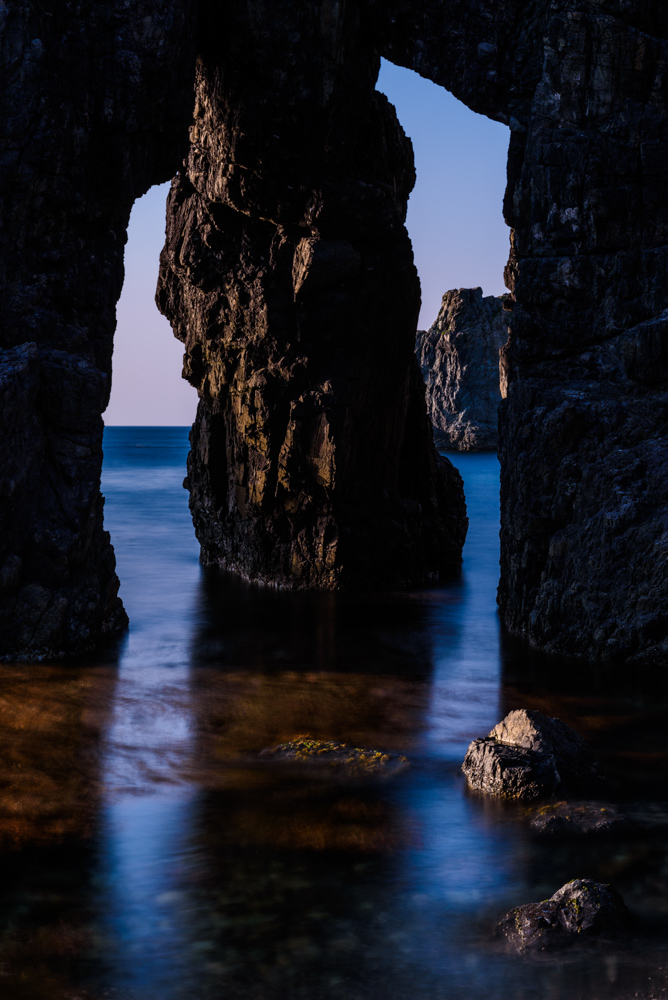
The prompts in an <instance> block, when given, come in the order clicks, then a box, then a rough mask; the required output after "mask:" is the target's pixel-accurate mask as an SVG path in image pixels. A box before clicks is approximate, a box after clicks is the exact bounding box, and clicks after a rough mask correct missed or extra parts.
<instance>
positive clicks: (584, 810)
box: [529, 802, 628, 836]
mask: <svg viewBox="0 0 668 1000" xmlns="http://www.w3.org/2000/svg"><path fill="white" fill-rule="evenodd" d="M627 825H628V820H627V818H626V816H624V815H623V814H622V813H620V811H619V809H617V807H616V806H614V805H611V804H610V803H609V802H550V803H548V804H547V805H543V806H540V808H539V809H537V810H536V811H535V812H534V814H533V816H532V817H531V820H530V822H529V826H530V827H531V829H532V830H533V831H534V832H536V833H540V834H547V835H553V836H558V835H561V834H570V833H586V834H593V833H615V832H617V831H618V830H621V829H625V828H626V827H627Z"/></svg>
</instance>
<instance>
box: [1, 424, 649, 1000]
mask: <svg viewBox="0 0 668 1000" xmlns="http://www.w3.org/2000/svg"><path fill="white" fill-rule="evenodd" d="M187 450H188V442H187V429H185V428H113V427H112V428H107V430H106V432H105V465H104V473H103V492H104V495H105V497H106V507H105V519H106V525H107V528H108V529H109V530H110V531H111V534H112V538H113V541H114V545H115V549H116V554H117V561H118V573H119V576H120V579H121V581H122V587H121V594H122V597H123V600H124V602H125V606H126V608H127V611H128V614H129V616H130V620H131V627H130V631H129V633H128V635H127V637H126V638H125V639H124V640H123V641H122V642H121V643H120V644H119V646H118V647H115V648H113V649H110V650H108V651H106V652H105V653H104V654H100V655H98V656H96V657H93V658H89V659H82V660H79V661H77V662H75V663H67V664H59V663H56V664H42V665H39V666H36V667H25V666H21V667H19V666H17V667H15V668H14V667H11V666H6V667H2V668H0V669H1V671H2V673H1V676H2V694H1V697H0V740H1V741H2V744H1V745H2V750H3V760H4V773H3V774H2V778H3V781H2V790H1V791H0V838H1V839H0V865H1V866H2V876H3V878H2V885H3V891H2V894H0V933H1V937H0V997H2V998H5V997H6V998H14V997H16V998H24V997H25V998H30V1000H39V998H42V997H63V998H65V997H69V998H72V1000H74V998H95V1000H97V998H102V997H114V998H117V1000H125V998H127V1000H131V998H132V1000H185V998H197V1000H200V998H201V1000H209V998H211V1000H213V998H219V997H228V998H233V1000H236V998H242V997H243V998H244V1000H248V998H257V1000H274V998H276V1000H279V998H280V1000H288V998H289V1000H293V998H294V1000H302V998H303V1000H377V998H383V1000H422V998H424V1000H427V998H429V1000H445V998H448V1000H483V998H485V1000H488V998H497V997H498V998H501V997H505V996H507V995H512V996H514V997H515V998H518V1000H529V998H532V1000H533V998H535V997H536V996H542V997H549V998H552V1000H573V998H578V997H582V998H585V997H587V998H593V1000H595V998H606V1000H612V998H615V1000H621V998H626V997H632V996H634V994H637V993H641V994H642V995H643V996H645V995H646V996H647V997H650V996H654V995H656V996H657V997H658V996H662V995H663V996H665V995H666V990H665V988H664V987H666V986H668V982H666V979H665V974H664V972H663V971H662V970H663V969H664V968H665V967H667V966H668V948H667V947H666V943H665V942H666V929H667V928H668V853H667V851H666V827H665V826H663V827H662V826H661V825H660V822H659V825H655V826H654V827H653V828H651V829H649V830H646V831H642V832H640V833H636V834H633V835H631V834H626V835H623V836H619V837H616V838H608V839H604V840H598V841H592V840H577V839H576V840H571V841H565V842H556V843H555V842H551V841H547V842H546V841H544V840H540V839H538V838H536V837H535V836H533V835H531V834H530V832H529V830H528V827H527V823H526V817H525V816H523V814H522V811H521V810H517V809H512V808H508V807H506V808H501V807H499V806H498V805H496V806H495V805H493V804H490V803H485V802H482V801H480V800H478V799H476V798H473V797H471V796H469V795H467V793H466V790H465V785H464V781H463V776H462V774H461V770H460V766H461V761H462V759H463V756H464V753H465V751H466V747H467V745H468V743H469V742H470V740H471V739H472V738H474V737H476V736H479V735H482V734H485V733H487V732H488V731H489V729H491V727H492V726H493V725H494V724H495V723H496V722H497V721H498V720H499V719H500V718H501V717H502V716H503V715H504V714H505V713H506V712H507V711H509V710H510V709H511V708H516V707H521V706H526V707H538V708H541V709H542V710H545V711H548V712H550V713H551V714H556V715H559V716H560V717H561V718H563V719H564V721H566V722H568V723H570V724H571V725H574V726H575V727H576V728H578V729H579V730H580V731H581V732H582V733H583V734H584V735H586V736H587V738H589V739H590V740H591V742H592V743H593V744H594V747H595V749H596V751H597V753H598V755H599V757H600V759H601V760H602V762H603V764H604V766H605V767H606V769H607V770H608V771H609V772H611V773H612V774H613V775H614V776H615V777H616V779H617V782H618V791H617V793H616V794H617V796H618V797H619V798H621V799H627V800H631V801H632V804H633V807H634V808H636V807H637V804H638V803H639V802H641V803H643V804H645V805H646V806H647V805H649V807H650V808H651V809H652V810H653V813H652V815H654V816H655V817H658V820H657V822H658V821H659V820H660V819H661V816H663V815H664V813H665V801H664V800H665V797H666V792H665V788H664V787H663V782H665V770H666V761H667V759H668V753H667V750H668V739H667V737H666V732H667V729H668V727H667V726H666V721H667V719H668V712H667V710H666V696H665V690H664V688H663V682H662V680H661V679H659V680H658V681H657V679H656V678H648V677H642V676H638V675H634V676H632V677H630V676H628V675H627V674H625V672H624V671H623V670H621V671H619V672H616V673H615V674H614V675H613V674H612V673H611V671H609V670H601V669H597V668H595V667H593V666H592V667H590V668H589V669H585V668H583V667H582V665H575V664H569V663H568V662H566V661H557V660H554V659H546V658H541V657H537V656H535V655H533V656H532V655H530V654H528V653H527V651H526V650H523V649H522V648H521V647H518V646H516V645H514V644H512V643H511V644H509V643H508V642H506V641H502V637H501V636H500V631H499V625H498V619H497V615H496V604H495V591H496V583H497V577H498V517H499V512H498V463H497V460H496V458H495V456H493V455H487V454H485V455H457V456H451V457H452V458H453V461H454V462H455V464H456V465H457V466H458V467H459V468H460V470H461V472H462V475H463V477H464V481H465V488H466V495H467V502H468V509H469V517H470V522H471V526H470V532H469V537H468V540H467V543H466V548H465V551H464V566H463V570H462V574H461V578H459V579H458V580H457V581H455V582H453V583H452V584H450V585H448V586H446V587H441V588H435V589H431V590H425V591H421V592H417V593H411V594H399V595H380V596H379V595H375V596H374V595H372V596H366V597H357V598H351V597H345V596H341V595H333V594H326V595H310V596H309V595H292V594H286V593H280V592H274V591H271V590H268V589H261V588H253V587H249V586H247V585H244V584H241V583H239V582H238V581H234V580H230V579H228V578H225V577H222V576H220V575H216V574H206V573H204V572H203V571H202V570H201V568H200V567H199V564H198V546H197V543H196V540H195V537H194V534H193V530H192V525H191V522H190V516H189V512H188V507H187V494H186V492H185V491H184V490H183V489H182V487H181V483H182V479H183V476H184V470H185V458H186V454H187ZM301 733H310V734H311V735H312V736H314V737H316V738H321V739H335V740H340V741H344V742H348V743H354V744H355V745H356V746H363V747H379V748H382V749H384V750H388V751H390V752H395V753H402V754H405V755H406V756H407V757H408V758H409V760H410V762H411V767H410V769H409V770H408V771H407V772H406V774H404V775H400V776H397V777H396V778H394V779H392V780H389V779H388V780H386V781H377V782H371V783H368V784H366V785H361V784H359V783H356V782H354V781H344V780H341V779H337V780H331V777H330V778H324V777H323V776H320V775H318V774H307V775H304V774H295V773H293V772H289V773H286V772H285V771H284V770H282V769H281V768H276V767H275V766H274V767H272V766H267V765H264V766H262V765H260V764H259V763H258V760H257V753H258V751H259V750H261V749H262V748H264V747H268V746H272V745H274V744H275V743H277V742H280V741H283V740H287V739H290V738H292V737H294V736H295V735H298V734H301ZM662 810H663V812H662ZM574 877H591V878H597V879H601V880H604V881H613V882H614V883H615V884H616V885H617V887H618V888H619V889H620V890H621V892H622V894H623V895H624V897H625V899H626V900H627V903H628V904H629V906H630V907H631V908H632V910H633V912H634V914H635V915H636V917H637V926H636V929H635V930H634V932H633V934H632V935H631V937H630V939H629V940H628V941H626V942H622V943H621V944H613V943H611V942H599V943H598V944H597V945H595V946H593V947H590V948H582V949H579V950H578V949H576V950H574V951H570V952H568V953H562V954H559V955H556V956H555V955H551V956H549V957H547V958H546V957H542V958H539V959H526V958H523V959H520V958H512V957H509V956H507V955H505V954H504V953H503V952H502V951H501V950H500V949H499V947H498V945H497V944H495V942H494V940H493V935H492V932H493V928H494V926H495V923H496V922H497V921H498V920H499V918H500V917H501V916H502V915H503V914H504V913H505V912H506V911H507V910H509V909H510V908H511V907H513V906H515V905H517V904H519V903H523V902H530V901H536V900H540V899H543V898H545V897H546V896H548V895H551V894H552V893H553V892H554V891H555V890H556V889H557V888H559V887H560V886H561V885H562V884H563V883H564V882H566V881H568V880H569V879H570V878H574ZM650 977H652V978H651V979H650ZM659 984H660V985H659ZM661 990H663V993H662V992H661ZM653 991H655V992H653Z"/></svg>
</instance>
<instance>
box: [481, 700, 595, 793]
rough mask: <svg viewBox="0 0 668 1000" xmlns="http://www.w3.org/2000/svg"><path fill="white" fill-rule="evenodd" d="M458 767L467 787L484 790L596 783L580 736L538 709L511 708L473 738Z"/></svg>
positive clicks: (543, 789)
mask: <svg viewBox="0 0 668 1000" xmlns="http://www.w3.org/2000/svg"><path fill="white" fill-rule="evenodd" d="M462 770H463V771H464V774H465V775H466V778H467V781H468V784H469V787H470V788H472V789H474V790H476V791H480V792H485V793H486V794H487V795H495V796H499V797H501V798H511V799H535V798H538V797H540V796H549V795H554V794H555V793H557V792H563V791H565V790H567V789H568V790H569V791H583V790H586V789H588V788H592V787H595V786H597V785H599V784H600V776H599V774H598V770H597V767H596V763H595V761H594V758H593V756H592V753H591V750H590V749H589V747H588V746H587V744H586V743H585V741H584V740H583V739H582V737H581V736H580V735H579V734H578V733H576V732H575V730H574V729H571V728H570V726H567V725H566V724H565V723H563V722H561V720H560V719H550V718H548V717H547V716H546V715H543V713H542V712H538V711H535V710H526V709H518V710H516V711H514V712H510V713H509V715H507V716H506V718H505V719H503V721H502V722H500V723H499V724H498V725H497V726H495V727H494V729H492V731H491V733H490V734H489V736H486V737H482V738H480V739H477V740H473V742H472V743H471V745H470V746H469V748H468V750H467V752H466V757H465V758H464V763H463V764H462Z"/></svg>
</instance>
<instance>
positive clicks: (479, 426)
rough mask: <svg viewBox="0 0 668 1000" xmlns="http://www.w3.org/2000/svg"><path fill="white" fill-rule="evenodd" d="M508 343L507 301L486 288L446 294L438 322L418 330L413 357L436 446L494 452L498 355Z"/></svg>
mask: <svg viewBox="0 0 668 1000" xmlns="http://www.w3.org/2000/svg"><path fill="white" fill-rule="evenodd" d="M507 339H508V313H506V312H505V311H504V308H503V296H500V297H497V296H494V295H486V296H483V294H482V288H458V289H453V290H451V291H449V292H446V293H445V295H444V296H443V299H442V302H441V308H440V311H439V313H438V316H437V318H436V322H435V323H434V324H433V325H432V326H431V327H430V329H429V330H418V333H417V337H416V340H415V353H416V355H417V359H418V361H419V363H420V368H421V370H422V378H423V379H424V384H425V389H426V397H427V412H428V413H429V417H430V419H431V422H432V425H433V428H434V440H435V441H436V443H437V444H438V445H440V446H441V447H445V448H451V449H454V450H455V451H493V450H496V446H497V440H498V431H497V410H498V407H499V403H500V402H501V396H502V392H501V388H500V375H499V351H500V349H501V347H502V346H503V345H504V344H505V342H506V341H507Z"/></svg>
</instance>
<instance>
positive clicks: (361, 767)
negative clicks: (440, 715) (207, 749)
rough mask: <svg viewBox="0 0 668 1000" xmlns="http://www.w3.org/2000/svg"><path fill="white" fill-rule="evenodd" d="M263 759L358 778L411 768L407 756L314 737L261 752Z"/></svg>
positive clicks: (296, 738)
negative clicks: (323, 769) (301, 765)
mask: <svg viewBox="0 0 668 1000" xmlns="http://www.w3.org/2000/svg"><path fill="white" fill-rule="evenodd" d="M260 757H262V758H263V759H265V760H267V759H269V760H275V761H285V762H289V763H293V764H303V765H305V766H308V767H312V766H315V767H317V768H325V769H327V770H331V771H335V772H338V773H341V774H345V775H347V776H351V777H359V778H362V777H376V776H386V775H393V774H397V773H399V772H400V771H404V770H406V768H407V767H408V760H407V759H406V757H402V756H397V755H395V754H389V753H385V752H384V751H382V750H371V749H368V748H363V747H354V746H349V745H348V744H347V743H337V742H334V741H327V740H316V739H313V738H312V737H311V736H296V737H295V738H294V739H293V740H289V741H288V742H287V743H279V744H278V745H277V746H275V747H267V748H266V749H265V750H261V751H260Z"/></svg>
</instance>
